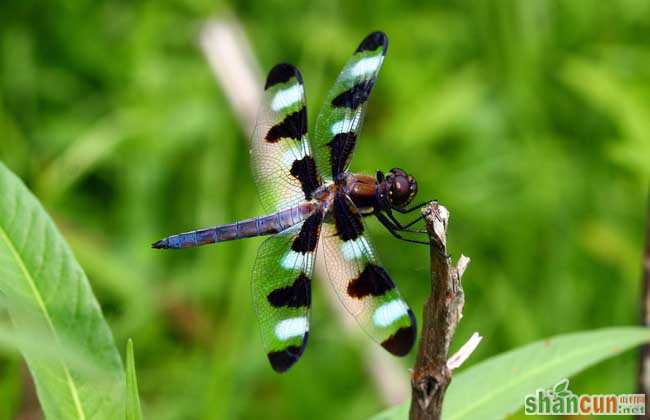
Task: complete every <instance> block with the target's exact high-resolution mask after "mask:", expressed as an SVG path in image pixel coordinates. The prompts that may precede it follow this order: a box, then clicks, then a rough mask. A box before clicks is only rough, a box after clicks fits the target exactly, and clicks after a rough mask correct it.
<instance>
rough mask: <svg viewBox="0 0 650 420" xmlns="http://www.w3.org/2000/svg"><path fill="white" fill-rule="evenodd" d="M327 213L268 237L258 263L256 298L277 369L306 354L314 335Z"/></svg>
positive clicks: (269, 353) (264, 339)
mask: <svg viewBox="0 0 650 420" xmlns="http://www.w3.org/2000/svg"><path fill="white" fill-rule="evenodd" d="M321 220H322V214H321V213H320V212H316V213H314V214H312V215H311V216H309V217H308V218H307V219H306V220H305V221H304V222H303V223H302V224H301V225H297V226H294V227H292V228H289V229H288V230H286V231H284V232H282V233H279V234H277V235H274V236H271V237H270V238H268V239H266V240H265V241H264V242H263V243H262V245H261V246H260V249H259V251H258V254H257V259H256V261H255V267H254V268H253V303H254V305H255V309H256V313H257V318H258V321H259V325H260V331H261V335H262V342H263V344H264V348H265V350H266V352H267V356H268V359H269V362H270V363H271V366H272V367H273V369H275V370H276V371H277V372H284V371H286V370H287V369H289V368H290V367H291V366H292V365H293V364H294V363H295V362H296V361H298V359H299V358H300V356H301V355H302V353H303V351H304V349H305V346H306V345H307V338H308V336H309V308H310V305H311V280H312V276H313V270H314V258H315V256H316V246H317V243H318V236H319V233H320V228H321Z"/></svg>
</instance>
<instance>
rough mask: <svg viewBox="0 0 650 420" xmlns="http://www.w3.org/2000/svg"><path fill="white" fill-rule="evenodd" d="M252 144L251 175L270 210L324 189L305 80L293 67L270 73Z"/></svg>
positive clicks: (297, 201)
mask: <svg viewBox="0 0 650 420" xmlns="http://www.w3.org/2000/svg"><path fill="white" fill-rule="evenodd" d="M251 143H252V144H251V155H252V156H251V160H252V166H253V176H254V179H255V182H256V183H257V189H258V193H259V197H260V200H261V202H262V206H263V207H264V209H265V210H266V211H267V212H273V211H276V210H280V209H283V208H287V207H291V206H294V205H296V204H298V203H299V202H300V201H302V200H304V199H305V198H310V196H311V193H312V192H313V191H314V190H315V189H316V188H317V187H318V186H319V185H320V179H319V176H318V173H317V171H316V165H315V162H314V159H313V158H312V156H311V154H312V153H311V149H310V145H309V140H308V138H307V107H306V103H305V91H304V87H303V82H302V76H301V75H300V72H299V71H298V69H297V68H295V67H294V66H292V65H290V64H278V65H277V66H275V67H273V69H271V71H270V72H269V75H268V77H267V80H266V85H265V88H264V96H263V98H262V104H261V106H260V110H259V112H258V117H257V123H256V126H255V131H254V133H253V138H252V141H251Z"/></svg>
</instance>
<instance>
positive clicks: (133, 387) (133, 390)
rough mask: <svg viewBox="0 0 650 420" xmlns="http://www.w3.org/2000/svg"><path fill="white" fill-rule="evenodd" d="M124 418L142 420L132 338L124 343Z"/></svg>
mask: <svg viewBox="0 0 650 420" xmlns="http://www.w3.org/2000/svg"><path fill="white" fill-rule="evenodd" d="M126 420H142V408H140V397H139V396H138V378H137V377H136V376H135V359H134V357H133V340H131V339H130V338H129V341H128V342H127V343H126Z"/></svg>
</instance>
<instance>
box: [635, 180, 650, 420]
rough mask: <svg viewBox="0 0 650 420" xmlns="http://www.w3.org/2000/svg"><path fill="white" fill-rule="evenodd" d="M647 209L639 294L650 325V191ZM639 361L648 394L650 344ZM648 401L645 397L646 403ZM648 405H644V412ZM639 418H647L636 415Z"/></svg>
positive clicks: (642, 390)
mask: <svg viewBox="0 0 650 420" xmlns="http://www.w3.org/2000/svg"><path fill="white" fill-rule="evenodd" d="M647 205H648V210H647V216H646V233H645V251H644V253H643V265H642V267H643V268H642V271H643V274H642V277H641V281H642V283H643V286H642V287H643V295H642V296H641V325H644V326H646V327H650V191H648V204H647ZM640 357H641V360H640V363H639V392H640V393H642V394H644V395H650V344H646V345H644V346H642V347H641V355H640ZM648 404H649V401H648V400H647V399H646V405H648ZM649 408H650V407H647V406H646V413H647V412H648V409H649ZM637 418H639V419H644V418H647V417H645V416H638V417H637Z"/></svg>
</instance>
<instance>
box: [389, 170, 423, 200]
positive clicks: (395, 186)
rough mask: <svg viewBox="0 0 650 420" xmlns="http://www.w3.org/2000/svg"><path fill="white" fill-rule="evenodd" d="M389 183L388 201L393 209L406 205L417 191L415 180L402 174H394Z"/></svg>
mask: <svg viewBox="0 0 650 420" xmlns="http://www.w3.org/2000/svg"><path fill="white" fill-rule="evenodd" d="M389 182H390V188H389V190H388V199H389V200H390V203H391V205H393V206H395V207H404V206H405V205H407V204H408V203H409V202H410V201H411V199H412V198H413V196H414V195H415V192H416V191H417V185H416V184H415V180H414V179H413V178H412V177H409V176H407V175H406V174H403V173H402V174H400V173H396V174H395V173H394V174H393V176H392V177H390V180H389Z"/></svg>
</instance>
